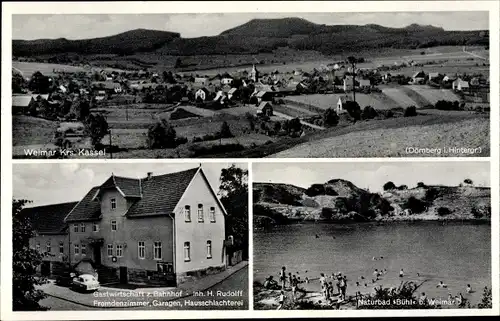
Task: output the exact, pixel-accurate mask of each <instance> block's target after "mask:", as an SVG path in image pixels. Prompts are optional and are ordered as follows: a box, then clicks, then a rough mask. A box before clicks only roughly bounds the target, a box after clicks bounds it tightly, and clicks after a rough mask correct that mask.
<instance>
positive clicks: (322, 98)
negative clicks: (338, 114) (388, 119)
mask: <svg viewBox="0 0 500 321" xmlns="http://www.w3.org/2000/svg"><path fill="white" fill-rule="evenodd" d="M344 96H345V94H313V95H301V96H288V97H287V99H288V100H291V101H295V102H298V103H301V104H305V105H312V106H316V107H319V108H321V109H328V108H335V107H336V106H337V102H338V100H339V98H340V97H344ZM348 97H350V98H352V94H348ZM356 101H357V102H358V103H359V106H360V107H361V108H364V107H366V106H372V107H373V108H375V109H380V110H382V109H391V108H396V107H400V105H399V104H397V103H396V102H395V101H393V100H392V99H391V98H389V97H387V96H385V95H383V94H378V93H375V94H369V95H368V94H360V93H356Z"/></svg>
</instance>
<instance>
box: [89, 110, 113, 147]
mask: <svg viewBox="0 0 500 321" xmlns="http://www.w3.org/2000/svg"><path fill="white" fill-rule="evenodd" d="M85 133H86V134H87V135H88V136H89V137H90V140H91V142H92V146H94V147H97V146H99V145H100V144H101V140H102V139H103V138H104V136H105V135H106V134H108V133H109V126H108V122H107V121H106V119H105V118H104V116H103V115H102V114H97V115H92V114H90V115H89V117H87V119H86V120H85Z"/></svg>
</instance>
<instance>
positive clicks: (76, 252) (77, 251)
mask: <svg viewBox="0 0 500 321" xmlns="http://www.w3.org/2000/svg"><path fill="white" fill-rule="evenodd" d="M73 248H74V252H75V255H79V254H80V245H79V244H75V245H73Z"/></svg>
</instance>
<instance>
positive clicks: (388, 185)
mask: <svg viewBox="0 0 500 321" xmlns="http://www.w3.org/2000/svg"><path fill="white" fill-rule="evenodd" d="M392 189H396V184H394V183H393V182H390V181H389V182H387V183H385V184H384V191H390V190H392Z"/></svg>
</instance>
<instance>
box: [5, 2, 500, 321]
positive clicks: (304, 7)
mask: <svg viewBox="0 0 500 321" xmlns="http://www.w3.org/2000/svg"><path fill="white" fill-rule="evenodd" d="M2 9H3V10H2V66H3V68H2V109H1V125H2V126H1V128H2V129H3V130H2V134H3V135H1V143H2V144H1V146H2V163H1V164H2V167H3V170H2V171H1V172H0V175H1V181H2V183H3V184H2V193H1V197H2V199H1V200H2V202H1V204H3V205H2V209H3V211H2V212H4V215H2V218H1V219H2V225H1V226H3V228H2V233H1V245H2V251H1V253H2V259H1V268H2V269H1V271H2V275H1V277H2V279H1V285H3V288H4V289H5V291H2V292H1V294H2V301H1V307H2V309H1V313H2V314H1V318H2V319H9V320H10V319H18V320H47V319H64V320H75V319H81V318H82V317H83V314H81V313H79V312H78V311H70V312H55V311H49V312H32V313H30V312H22V313H20V312H17V313H13V312H11V311H12V303H11V296H12V294H11V291H10V289H11V285H12V279H11V278H12V271H11V262H12V247H11V240H12V231H11V228H10V226H11V224H12V218H11V215H10V214H8V213H10V212H11V205H10V204H11V199H12V185H11V184H12V183H11V182H12V163H16V164H17V163H19V164H22V163H32V162H33V161H30V160H12V159H11V157H12V145H11V142H12V123H11V113H10V109H11V108H10V106H11V99H10V97H11V93H10V78H11V67H12V61H11V59H10V57H11V53H12V51H11V49H12V48H11V37H12V33H11V30H12V16H11V15H12V14H15V13H17V14H20V13H24V14H26V13H37V14H44V13H45V14H54V13H80V14H83V13H159V12H165V13H221V12H235V13H236V12H290V13H294V12H322V13H324V12H389V11H391V12H405V11H415V12H417V11H489V12H490V19H489V22H490V23H489V29H490V65H491V66H492V67H491V73H490V80H491V94H490V97H491V106H492V109H491V110H492V112H491V135H490V137H491V145H490V152H491V155H490V157H489V158H439V159H436V158H404V159H403V158H383V159H380V158H358V159H324V158H322V159H291V158H290V159H265V160H263V159H254V160H252V161H253V162H387V161H390V162H399V161H403V162H408V161H422V162H440V161H456V162H461V161H464V162H466V161H491V186H492V198H491V199H492V224H491V226H492V233H491V234H492V254H493V257H492V274H493V283H492V286H493V309H490V310H475V309H471V310H467V309H464V310H461V309H460V310H397V311H373V310H371V311H370V310H356V311H343V310H341V311H298V310H296V311H279V312H278V311H253V312H252V313H251V314H249V313H248V312H242V311H129V310H122V311H105V310H98V311H86V312H87V313H85V316H84V317H85V318H88V319H97V318H98V319H108V320H110V319H124V318H126V319H144V318H150V319H164V318H168V319H174V318H179V319H184V318H205V319H206V318H212V317H217V318H242V317H268V318H277V317H302V316H309V317H318V316H328V317H353V316H357V317H361V316H365V317H366V316H416V315H421V316H445V315H469V316H474V315H498V314H499V313H500V312H499V304H500V293H499V274H500V270H499V254H498V253H500V251H499V235H500V234H499V226H498V222H499V203H500V202H499V165H498V164H499V145H500V144H499V135H498V134H499V113H498V108H499V106H500V104H499V89H498V88H499V86H498V85H499V83H500V79H499V73H498V70H499V36H498V35H499V30H500V25H499V20H498V12H500V3H499V2H498V1H391V2H389V3H383V4H382V3H381V2H376V1H366V2H365V1H363V2H361V3H360V2H357V3H356V2H337V1H335V2H333V1H332V2H323V1H321V2H313V1H311V2H306V1H304V2H234V3H233V2H189V3H187V2H169V3H165V2H163V3H162V2H122V3H120V5H117V3H116V2H92V3H85V2H71V3H69V2H66V3H59V2H45V3H44V2H29V3H2ZM450 9H451V10H450ZM220 161H224V162H235V163H241V162H247V161H249V160H248V159H229V160H228V159H224V160H216V159H193V160H183V162H189V163H200V162H201V163H204V162H207V163H211V162H220ZM37 162H38V163H71V162H79V163H101V162H105V163H106V162H112V163H116V164H119V163H134V162H137V163H145V162H157V163H176V162H177V163H178V162H179V160H178V159H177V160H175V159H172V160H118V159H117V160H59V161H53V160H37ZM248 169H249V186H251V182H252V180H251V178H252V167H251V164H249V166H248ZM251 197H252V192H251V190H250V193H249V201H251V200H252V199H251ZM251 208H252V206H251V205H250V206H249V209H250V213H251V212H252V211H251ZM5 213H7V214H5ZM249 222H250V235H252V223H251V222H252V219H251V216H250V218H249ZM252 250H253V242H252V240H250V253H252ZM249 263H250V266H252V263H253V258H252V257H251V256H250V261H249ZM249 272H250V277H249V282H250V283H249V289H250V290H249V295H250V300H249V302H250V309H252V306H253V304H252V303H253V299H252V294H253V293H252V290H251V286H252V281H253V268H252V267H250V269H249Z"/></svg>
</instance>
